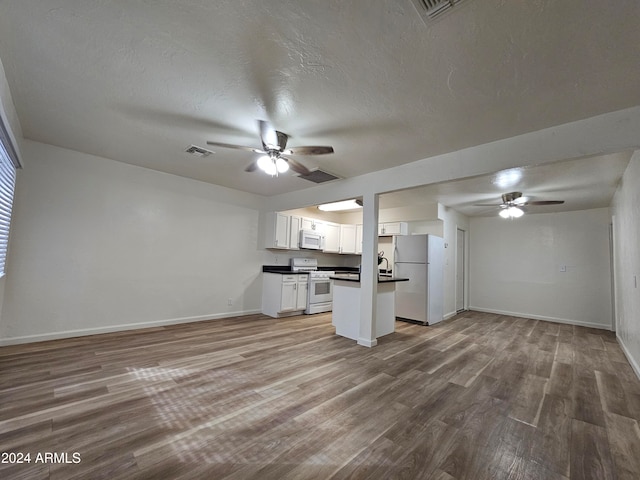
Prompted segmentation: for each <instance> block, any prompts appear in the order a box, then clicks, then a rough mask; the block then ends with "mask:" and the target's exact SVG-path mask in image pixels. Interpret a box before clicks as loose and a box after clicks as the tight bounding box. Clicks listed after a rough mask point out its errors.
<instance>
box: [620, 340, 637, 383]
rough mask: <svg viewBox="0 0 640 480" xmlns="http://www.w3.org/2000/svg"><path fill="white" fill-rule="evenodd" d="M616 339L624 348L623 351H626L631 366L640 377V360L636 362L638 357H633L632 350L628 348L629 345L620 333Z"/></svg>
mask: <svg viewBox="0 0 640 480" xmlns="http://www.w3.org/2000/svg"><path fill="white" fill-rule="evenodd" d="M616 340H618V343H619V344H620V348H622V351H623V352H624V354H625V356H626V357H627V360H629V364H630V365H631V368H632V369H633V371H634V372H635V374H636V376H637V377H638V379H640V365H638V362H636V359H635V358H633V356H632V355H631V352H629V349H628V348H627V346H626V345H625V344H624V342H623V341H622V338H620V337H619V336H618V335H616Z"/></svg>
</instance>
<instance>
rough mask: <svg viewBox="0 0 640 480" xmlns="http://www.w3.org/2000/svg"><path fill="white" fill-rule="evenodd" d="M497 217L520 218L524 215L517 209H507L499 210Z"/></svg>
mask: <svg viewBox="0 0 640 480" xmlns="http://www.w3.org/2000/svg"><path fill="white" fill-rule="evenodd" d="M499 215H500V216H501V217H502V218H520V217H521V216H522V215H524V212H523V211H522V210H520V209H519V208H518V207H507V208H503V209H502V210H500V213H499Z"/></svg>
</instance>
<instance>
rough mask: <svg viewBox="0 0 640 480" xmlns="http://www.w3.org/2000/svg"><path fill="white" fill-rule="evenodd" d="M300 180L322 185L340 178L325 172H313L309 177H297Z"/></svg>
mask: <svg viewBox="0 0 640 480" xmlns="http://www.w3.org/2000/svg"><path fill="white" fill-rule="evenodd" d="M298 176H299V177H300V178H304V179H305V180H309V181H310V182H313V183H324V182H330V181H331V180H337V179H339V178H340V177H336V176H335V175H333V174H331V173H329V172H325V171H323V170H313V171H312V172H311V173H309V175H298Z"/></svg>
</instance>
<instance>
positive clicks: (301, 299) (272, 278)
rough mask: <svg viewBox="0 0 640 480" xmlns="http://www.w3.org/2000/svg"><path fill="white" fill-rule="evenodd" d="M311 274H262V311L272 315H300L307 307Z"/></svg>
mask: <svg viewBox="0 0 640 480" xmlns="http://www.w3.org/2000/svg"><path fill="white" fill-rule="evenodd" d="M308 287H309V275H307V274H280V273H267V272H265V273H263V274H262V313H263V314H264V315H269V316H270V317H274V318H278V317H286V316H288V315H299V314H300V313H302V311H303V310H304V309H305V308H307V294H308V293H307V292H308Z"/></svg>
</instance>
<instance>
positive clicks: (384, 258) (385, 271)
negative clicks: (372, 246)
mask: <svg viewBox="0 0 640 480" xmlns="http://www.w3.org/2000/svg"><path fill="white" fill-rule="evenodd" d="M382 260H384V261H385V262H387V268H386V269H385V270H384V273H389V259H388V258H386V257H382Z"/></svg>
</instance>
